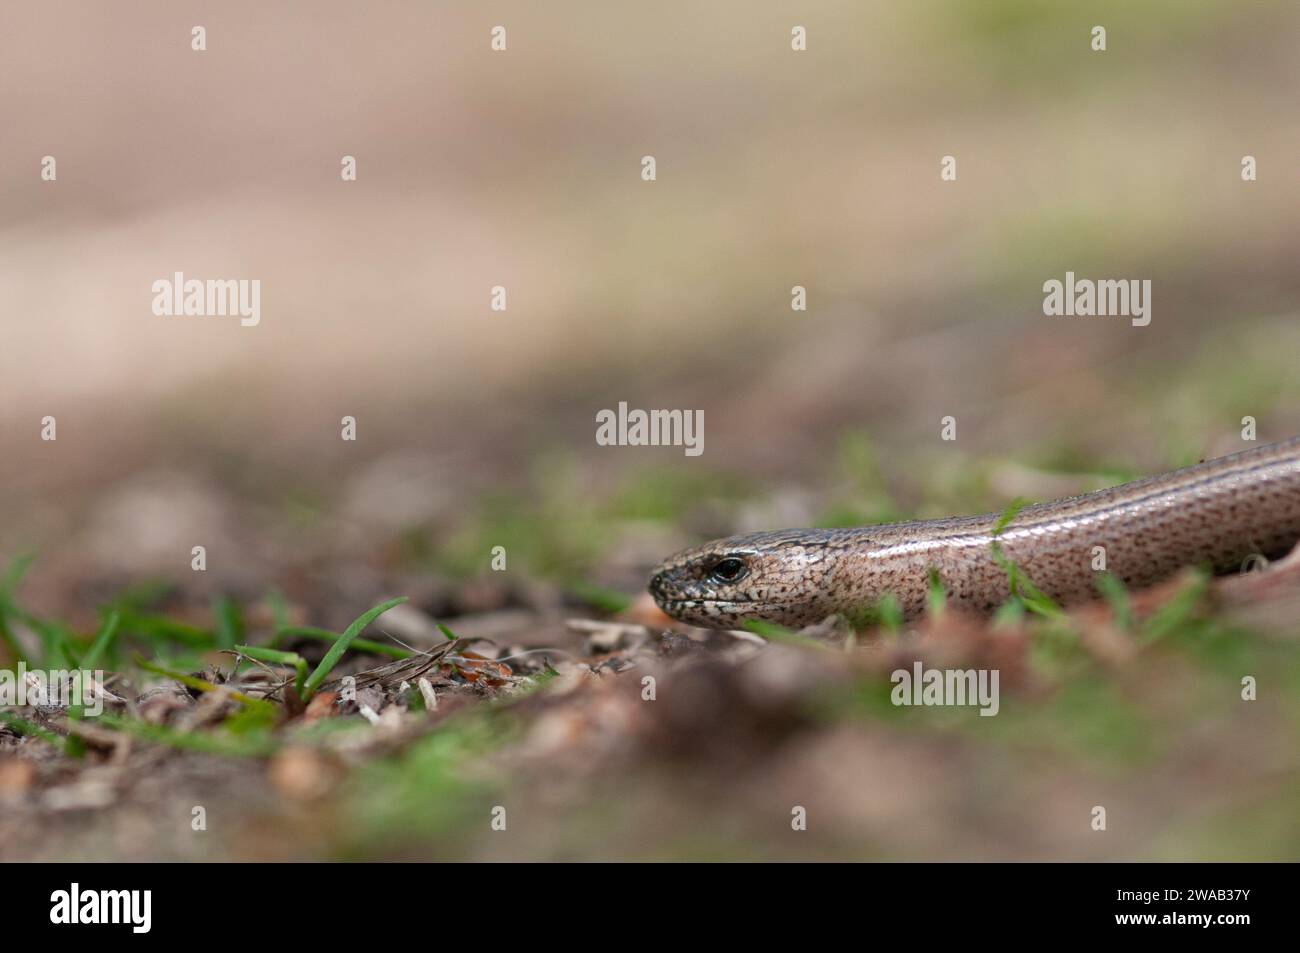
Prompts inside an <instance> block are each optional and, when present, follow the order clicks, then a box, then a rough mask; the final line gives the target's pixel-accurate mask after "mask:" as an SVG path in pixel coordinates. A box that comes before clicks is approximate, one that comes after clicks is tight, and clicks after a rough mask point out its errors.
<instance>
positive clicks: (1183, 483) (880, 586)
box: [650, 437, 1300, 629]
mask: <svg viewBox="0 0 1300 953" xmlns="http://www.w3.org/2000/svg"><path fill="white" fill-rule="evenodd" d="M1000 519H1001V514H999V513H988V514H985V515H983V516H969V517H961V518H954V519H942V520H925V521H920V522H912V523H891V524H888V525H883V526H868V527H863V528H861V529H789V530H778V531H776V532H771V533H755V534H752V535H749V536H733V537H730V538H728V539H720V540H716V541H714V542H712V543H706V544H705V545H703V546H697V547H695V548H693V549H688V550H685V551H684V552H681V553H678V554H677V555H676V556H673V557H672V558H670V559H668V560H666V561H664V562H663V563H662V564H661V565H660V566H659V567H658V569H657V570H656V571H655V574H654V576H653V577H652V578H651V580H650V592H651V594H652V595H653V596H654V598H655V601H656V602H657V603H658V604H659V607H660V608H661V609H663V610H664V612H666V613H668V615H670V616H672V617H673V618H674V619H677V620H679V621H681V622H686V623H689V624H691V625H697V626H704V627H706V628H723V629H732V628H738V627H740V626H742V625H743V624H744V623H745V622H746V621H747V620H750V619H756V620H762V621H766V622H774V623H777V624H779V625H784V626H789V627H791V628H800V627H802V626H805V625H811V624H813V623H816V622H820V621H822V620H823V619H825V618H826V617H828V616H830V615H834V614H839V615H843V616H846V617H848V618H850V619H855V618H860V617H861V614H862V613H863V612H865V611H868V610H870V609H871V608H872V607H873V606H875V605H876V604H877V603H878V602H879V600H880V599H881V597H883V596H884V595H885V594H886V593H893V595H894V597H895V598H896V599H897V600H898V602H899V604H900V605H901V607H902V609H903V614H904V616H905V617H906V618H914V617H915V616H917V615H918V614H920V613H921V612H922V611H923V610H924V607H925V604H926V600H927V596H928V593H929V589H930V573H931V571H932V570H933V571H934V572H937V573H938V576H939V579H940V580H941V581H942V583H943V586H944V588H945V590H946V591H947V593H948V598H949V601H950V603H952V604H955V605H958V606H960V607H961V608H964V609H967V610H971V611H975V612H981V613H987V612H990V611H992V610H993V609H995V608H996V607H997V606H999V605H1001V604H1002V603H1003V602H1005V601H1006V600H1007V598H1009V596H1010V588H1009V583H1008V579H1007V572H1006V569H1005V568H1003V566H1001V565H999V564H998V562H997V559H996V553H995V549H994V546H993V544H994V543H995V542H996V543H997V544H998V547H999V548H1000V549H1001V551H1002V552H1003V553H1004V554H1005V556H1006V558H1007V559H1010V560H1011V561H1012V562H1014V563H1015V564H1016V565H1017V566H1018V567H1019V568H1020V569H1021V570H1023V572H1024V574H1025V575H1026V576H1028V578H1029V579H1030V580H1032V582H1033V583H1034V584H1035V585H1036V586H1037V587H1038V588H1039V589H1041V590H1042V591H1043V592H1045V593H1046V594H1047V595H1049V596H1051V597H1052V598H1053V599H1056V600H1057V601H1058V602H1061V603H1063V604H1070V603H1074V602H1080V601H1086V600H1088V599H1092V598H1095V597H1096V592H1097V591H1096V578H1097V576H1098V571H1097V570H1096V569H1094V559H1095V550H1094V547H1098V546H1100V547H1103V549H1104V551H1105V567H1106V569H1107V570H1109V571H1110V572H1111V573H1112V574H1114V575H1115V576H1117V577H1118V578H1119V579H1120V580H1122V581H1123V582H1124V584H1125V585H1126V586H1128V587H1130V588H1139V587H1143V586H1148V585H1151V584H1152V583H1155V582H1158V581H1160V580H1162V579H1165V578H1167V577H1169V576H1170V575H1172V574H1173V573H1175V572H1176V571H1177V570H1178V569H1180V568H1182V567H1184V566H1194V565H1208V566H1210V567H1211V568H1213V569H1214V570H1215V571H1217V572H1227V571H1231V570H1236V569H1238V568H1240V567H1241V565H1242V563H1243V561H1244V560H1246V559H1248V558H1249V557H1250V556H1252V555H1260V556H1264V557H1266V558H1269V559H1273V558H1276V557H1278V556H1281V555H1283V554H1285V553H1286V552H1287V551H1288V550H1289V549H1290V548H1291V547H1293V546H1294V545H1295V544H1296V542H1297V541H1298V540H1300V437H1295V438H1292V439H1291V440H1286V441H1283V442H1282V443H1275V444H1271V445H1269V446H1265V447H1258V448H1256V449H1253V450H1246V451H1243V452H1241V453H1235V454H1232V455H1231V456H1227V457H1221V458H1219V459H1217V460H1210V461H1207V462H1205V463H1200V464H1197V465H1196V466H1192V467H1186V468H1185V469H1182V470H1175V471H1173V472H1172V473H1166V474H1163V475H1161V476H1156V477H1148V478H1147V479H1143V480H1137V481H1134V482H1133V483H1125V484H1123V485H1121V486H1116V487H1112V488H1110V489H1107V490H1099V491H1098V492H1096V493H1088V494H1086V495H1083V496H1075V497H1070V498H1069V499H1065V500H1057V501H1055V502H1052V503H1040V504H1037V505H1035V506H1029V507H1026V508H1025V509H1023V510H1021V511H1020V512H1019V513H1017V514H1016V515H1015V516H1014V518H1013V519H1011V521H1010V522H1009V523H1008V524H1007V525H1006V526H1005V527H1004V528H1003V529H1002V531H1001V533H1000V534H998V535H996V536H995V535H994V531H995V529H996V527H997V524H998V521H999V520H1000Z"/></svg>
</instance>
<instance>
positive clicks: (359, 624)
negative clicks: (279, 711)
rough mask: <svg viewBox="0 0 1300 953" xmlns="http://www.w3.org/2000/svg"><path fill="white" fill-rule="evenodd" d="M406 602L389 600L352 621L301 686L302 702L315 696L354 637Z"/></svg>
mask: <svg viewBox="0 0 1300 953" xmlns="http://www.w3.org/2000/svg"><path fill="white" fill-rule="evenodd" d="M406 601H407V597H406V596H399V597H398V598H396V599H389V600H388V601H387V602H384V603H381V604H380V605H377V606H375V607H374V608H373V609H371V610H370V611H369V612H366V613H364V614H363V615H361V616H358V617H357V618H356V619H355V620H353V622H352V624H351V625H350V626H348V627H347V630H346V631H344V633H343V634H342V635H340V636H339V637H338V640H337V641H336V642H335V643H334V644H333V645H332V646H330V650H329V651H328V652H326V653H325V657H324V658H323V659H321V660H320V664H319V665H317V666H316V671H314V672H312V673H311V677H310V678H308V679H307V683H306V685H304V686H303V689H304V690H303V696H302V699H303V701H307V700H308V699H310V698H311V696H312V695H314V694H316V689H318V688H320V686H321V682H323V681H325V678H326V676H328V675H329V673H330V672H331V671H333V669H334V666H335V665H337V664H338V663H339V659H341V658H342V657H343V653H344V652H346V651H347V650H348V646H349V645H351V644H352V642H353V641H354V640H355V639H356V637H357V636H358V635H360V634H361V633H362V631H363V630H364V629H365V627H366V626H368V625H369V624H370V623H371V622H374V621H375V620H376V619H377V618H379V617H380V616H381V615H383V614H384V613H385V612H387V611H388V610H389V609H391V608H393V606H398V605H401V604H402V603H403V602H406Z"/></svg>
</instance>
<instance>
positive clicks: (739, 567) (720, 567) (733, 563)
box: [709, 556, 749, 582]
mask: <svg viewBox="0 0 1300 953" xmlns="http://www.w3.org/2000/svg"><path fill="white" fill-rule="evenodd" d="M747 572H749V567H748V566H746V565H745V561H744V560H743V559H737V558H736V557H735V556H726V557H724V558H722V559H719V560H718V561H717V562H716V563H714V564H713V568H712V569H710V570H709V578H710V579H711V580H713V581H714V582H738V581H739V580H741V579H743V578H744V577H745V574H746V573H747Z"/></svg>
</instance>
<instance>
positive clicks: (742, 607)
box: [659, 598, 813, 614]
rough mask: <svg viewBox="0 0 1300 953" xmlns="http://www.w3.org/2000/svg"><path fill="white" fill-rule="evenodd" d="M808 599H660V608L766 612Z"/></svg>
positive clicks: (802, 603) (801, 602)
mask: <svg viewBox="0 0 1300 953" xmlns="http://www.w3.org/2000/svg"><path fill="white" fill-rule="evenodd" d="M812 601H813V600H812V599H811V598H808V599H788V600H786V601H785V602H753V601H750V600H747V599H684V598H683V599H665V600H662V601H660V603H659V608H661V609H663V610H664V611H665V612H669V614H671V612H670V610H672V609H722V610H724V611H728V612H744V611H747V610H749V611H754V612H766V611H767V610H769V609H788V608H790V607H791V606H801V605H806V604H808V603H809V602H812Z"/></svg>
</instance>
